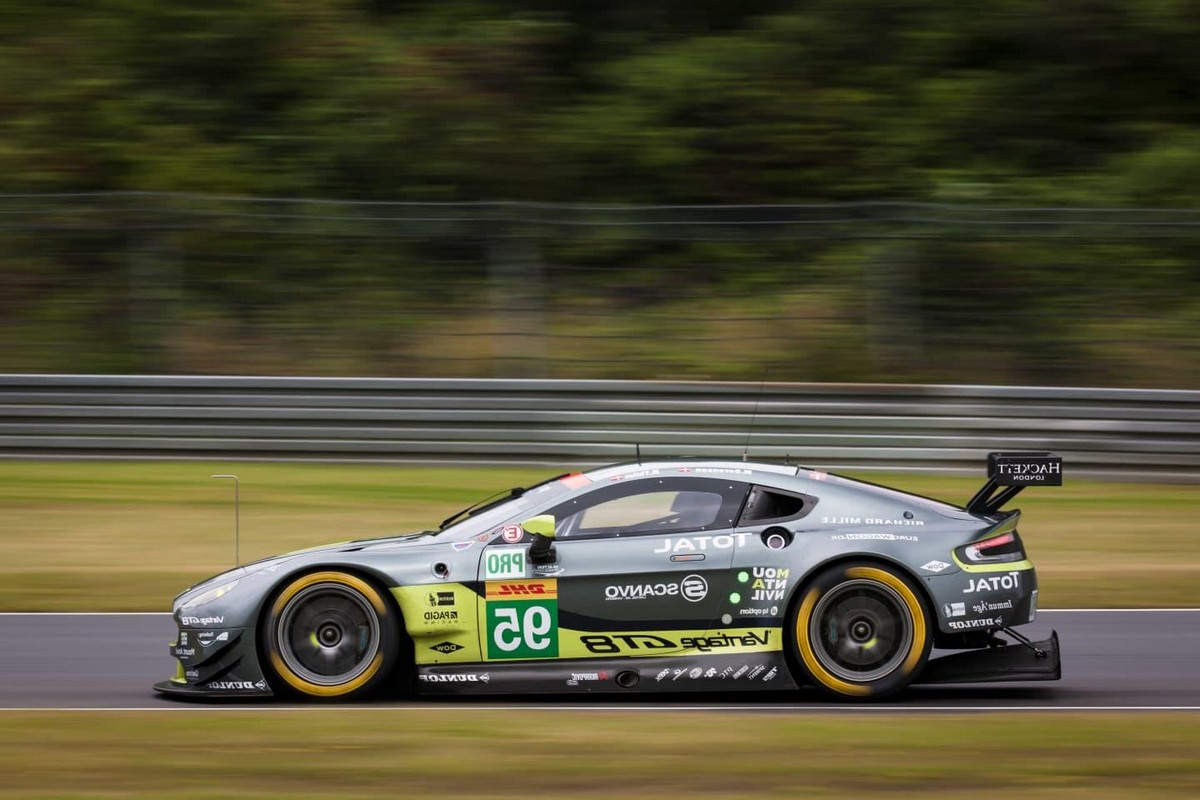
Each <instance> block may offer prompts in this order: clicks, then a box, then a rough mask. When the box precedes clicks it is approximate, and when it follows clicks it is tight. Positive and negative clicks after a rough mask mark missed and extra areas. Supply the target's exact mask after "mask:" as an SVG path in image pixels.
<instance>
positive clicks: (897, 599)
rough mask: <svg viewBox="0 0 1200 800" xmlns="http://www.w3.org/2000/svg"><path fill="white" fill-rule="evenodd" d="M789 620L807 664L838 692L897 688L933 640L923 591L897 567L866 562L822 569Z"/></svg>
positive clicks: (821, 683)
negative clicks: (922, 596)
mask: <svg viewBox="0 0 1200 800" xmlns="http://www.w3.org/2000/svg"><path fill="white" fill-rule="evenodd" d="M789 627H790V630H791V632H792V636H791V639H792V648H793V655H794V656H795V661H796V662H798V663H799V666H800V668H801V670H802V671H803V672H804V673H805V675H806V676H807V677H808V678H809V679H810V680H811V681H812V683H813V684H814V685H816V687H817V688H818V689H820V690H821V691H823V692H824V693H826V694H829V695H832V696H834V697H837V698H839V699H866V698H875V699H878V698H881V697H886V696H888V695H891V694H895V693H896V692H898V691H900V690H901V689H903V688H904V687H906V686H908V684H909V683H911V682H912V680H913V679H914V678H915V677H916V676H917V675H918V674H919V673H920V671H921V669H922V668H923V667H924V665H925V662H926V661H927V660H928V658H929V651H930V649H931V647H932V644H933V637H932V635H931V631H930V626H929V613H928V612H927V610H926V608H925V603H924V601H923V600H922V598H921V594H920V591H919V590H918V589H917V588H916V587H915V586H914V585H913V584H912V582H911V580H910V579H909V578H908V577H907V576H905V575H903V574H901V573H900V572H898V571H897V570H896V569H895V568H893V567H888V566H884V565H880V564H872V563H867V562H860V563H851V564H841V565H838V566H835V567H831V568H829V569H827V570H824V571H823V572H820V573H818V574H817V575H816V577H814V578H813V579H812V580H811V581H810V582H809V583H808V584H806V585H805V586H804V588H803V589H802V590H801V593H800V602H799V603H797V604H796V606H795V608H794V609H793V610H792V615H791V624H790V626H789Z"/></svg>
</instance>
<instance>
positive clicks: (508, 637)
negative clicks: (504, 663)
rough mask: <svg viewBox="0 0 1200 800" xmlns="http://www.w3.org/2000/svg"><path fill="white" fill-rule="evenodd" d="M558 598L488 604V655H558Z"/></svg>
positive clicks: (493, 656) (515, 656)
mask: <svg viewBox="0 0 1200 800" xmlns="http://www.w3.org/2000/svg"><path fill="white" fill-rule="evenodd" d="M557 618H558V601H557V600H519V601H509V602H502V603H488V605H487V628H488V658H493V659H512V658H557V657H558V625H557Z"/></svg>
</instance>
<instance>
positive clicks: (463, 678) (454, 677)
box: [417, 672, 492, 683]
mask: <svg viewBox="0 0 1200 800" xmlns="http://www.w3.org/2000/svg"><path fill="white" fill-rule="evenodd" d="M417 679H418V680H420V681H423V682H424V683H487V682H488V681H490V680H491V679H492V676H491V674H490V673H487V672H483V673H479V672H458V673H452V674H448V673H442V674H438V675H418V676H417Z"/></svg>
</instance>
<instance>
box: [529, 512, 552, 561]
mask: <svg viewBox="0 0 1200 800" xmlns="http://www.w3.org/2000/svg"><path fill="white" fill-rule="evenodd" d="M521 527H522V528H524V529H525V532H526V533H528V534H529V535H530V536H532V537H533V544H531V545H530V546H529V560H530V561H531V562H532V563H534V564H550V563H553V562H554V560H555V559H556V556H555V554H554V515H553V514H539V515H538V516H536V517H531V518H530V519H527V520H525V521H524V522H522V523H521Z"/></svg>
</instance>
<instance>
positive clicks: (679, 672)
mask: <svg viewBox="0 0 1200 800" xmlns="http://www.w3.org/2000/svg"><path fill="white" fill-rule="evenodd" d="M685 674H687V667H681V668H680V669H676V670H672V671H671V680H673V681H677V680H679V679H680V678H682V677H683V676H684V675H685Z"/></svg>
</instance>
